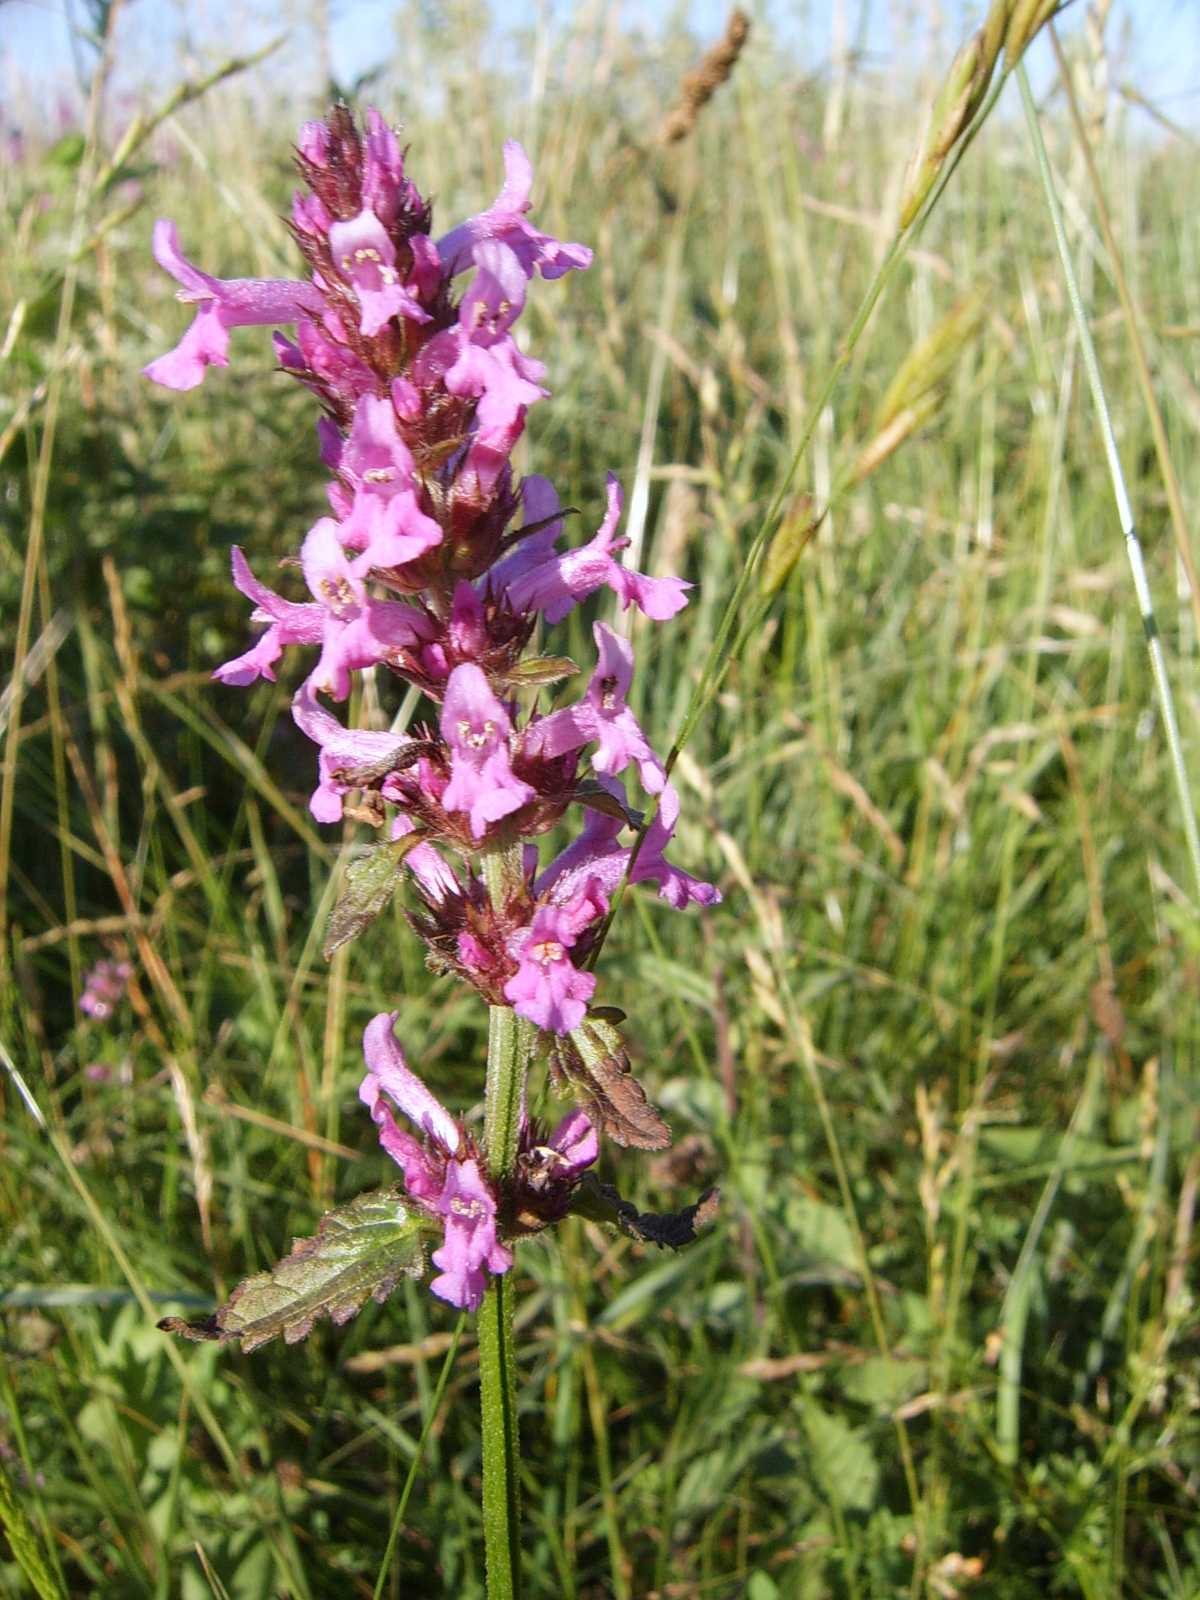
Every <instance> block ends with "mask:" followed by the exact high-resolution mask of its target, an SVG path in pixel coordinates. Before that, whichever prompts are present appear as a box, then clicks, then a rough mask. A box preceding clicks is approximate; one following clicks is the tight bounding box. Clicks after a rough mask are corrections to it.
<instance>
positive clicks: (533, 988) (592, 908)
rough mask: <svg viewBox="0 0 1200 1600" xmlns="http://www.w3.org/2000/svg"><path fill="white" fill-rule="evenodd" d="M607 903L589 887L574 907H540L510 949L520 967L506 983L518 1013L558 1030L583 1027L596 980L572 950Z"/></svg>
mask: <svg viewBox="0 0 1200 1600" xmlns="http://www.w3.org/2000/svg"><path fill="white" fill-rule="evenodd" d="M606 907H607V902H606V901H605V900H604V899H603V897H602V896H600V895H599V894H598V893H597V892H596V890H595V887H594V886H587V885H585V886H584V888H583V890H582V891H581V893H580V894H579V895H577V896H576V897H575V898H574V899H573V900H572V901H571V902H570V904H568V905H544V906H539V907H538V909H537V910H536V911H535V912H534V914H533V921H532V922H531V923H530V925H529V927H528V928H522V929H521V930H520V932H519V933H517V934H515V935H514V937H513V940H512V942H511V945H510V953H511V954H512V955H515V956H516V957H517V958H518V959H519V961H520V966H519V968H518V969H517V973H516V975H515V977H512V978H510V979H509V980H508V982H507V983H506V984H505V985H504V996H505V999H507V1000H511V1001H512V1004H513V1009H514V1010H515V1011H516V1012H517V1014H518V1016H522V1017H527V1018H528V1019H529V1021H530V1022H534V1023H536V1024H537V1026H538V1027H539V1028H545V1029H547V1030H549V1031H551V1032H553V1033H570V1031H571V1029H572V1028H577V1027H578V1026H579V1024H580V1023H581V1022H582V1021H583V1018H584V1014H585V1012H586V1011H587V1003H588V1001H589V1000H590V999H591V998H592V995H593V994H594V992H595V989H596V978H595V974H594V973H591V972H580V971H579V969H578V968H577V967H576V966H575V965H574V964H573V962H572V961H571V958H570V956H569V955H568V954H567V952H568V950H570V948H571V946H572V945H573V944H574V943H575V942H576V940H577V939H578V938H579V935H580V934H581V933H582V932H583V930H584V928H585V927H587V925H588V924H589V923H591V922H594V921H595V920H596V919H597V918H598V917H602V916H603V915H604V912H605V909H606Z"/></svg>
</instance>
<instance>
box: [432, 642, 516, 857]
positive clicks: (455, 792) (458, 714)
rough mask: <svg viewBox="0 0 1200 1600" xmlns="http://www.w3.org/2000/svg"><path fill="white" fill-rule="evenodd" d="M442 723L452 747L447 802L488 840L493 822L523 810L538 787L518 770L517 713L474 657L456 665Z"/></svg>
mask: <svg viewBox="0 0 1200 1600" xmlns="http://www.w3.org/2000/svg"><path fill="white" fill-rule="evenodd" d="M441 728H442V737H443V738H444V739H445V741H446V743H447V744H448V745H449V746H450V783H449V785H448V786H447V788H446V791H445V793H444V794H443V795H442V806H443V808H444V809H445V810H446V811H465V812H467V813H468V814H469V815H470V819H471V833H472V834H473V836H474V837H475V838H476V839H482V838H483V835H484V834H485V833H486V832H487V827H488V823H489V822H498V821H499V820H500V818H501V817H506V816H508V815H509V814H510V812H513V811H517V810H519V809H520V807H521V806H523V805H525V803H526V802H527V801H529V800H532V799H533V798H534V791H533V790H532V789H531V788H530V787H529V785H528V784H527V783H524V782H523V781H522V780H521V779H520V778H518V777H516V776H515V774H514V773H513V770H512V761H511V758H510V756H509V749H508V741H509V736H510V735H511V733H512V718H511V717H510V716H509V714H508V712H507V711H506V710H505V709H504V707H503V706H502V705H501V704H500V701H499V700H497V698H496V696H495V695H494V694H493V693H492V691H491V689H490V687H489V686H488V681H487V678H486V676H485V675H484V673H483V671H482V669H481V668H479V667H477V666H476V665H475V664H474V662H470V661H468V662H465V663H464V664H463V665H462V666H459V667H455V669H454V671H453V672H452V673H451V674H450V676H449V678H448V679H447V682H446V698H445V702H444V703H443V705H442V722H441Z"/></svg>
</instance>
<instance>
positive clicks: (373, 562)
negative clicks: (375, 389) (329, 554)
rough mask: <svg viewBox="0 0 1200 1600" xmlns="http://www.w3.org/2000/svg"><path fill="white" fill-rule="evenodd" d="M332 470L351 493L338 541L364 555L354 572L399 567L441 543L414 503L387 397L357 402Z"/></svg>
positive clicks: (406, 458)
mask: <svg viewBox="0 0 1200 1600" xmlns="http://www.w3.org/2000/svg"><path fill="white" fill-rule="evenodd" d="M337 470H338V471H339V472H340V474H341V475H342V477H343V478H344V479H345V480H346V481H347V482H348V483H349V485H350V487H351V489H352V491H353V495H354V498H353V501H352V503H351V508H350V511H349V514H348V515H347V517H346V519H345V521H344V522H343V523H342V525H341V529H340V534H339V537H340V539H341V542H342V543H343V544H344V545H346V546H348V547H349V548H351V549H355V550H361V551H362V552H363V554H362V556H361V557H360V559H359V560H358V561H357V563H356V565H355V570H356V571H357V572H359V573H361V574H363V575H365V574H366V573H367V572H369V571H370V570H371V568H372V567H399V566H403V565H404V564H405V563H406V562H408V561H413V560H415V559H416V557H417V556H419V555H423V554H424V553H425V551H426V550H432V549H433V547H434V546H435V545H439V544H441V542H442V530H441V528H440V527H439V526H438V524H437V523H436V522H435V521H434V520H433V518H432V517H428V516H426V515H425V513H424V512H423V511H422V510H421V508H420V506H419V505H418V504H417V497H416V484H415V480H414V477H413V460H412V456H411V454H410V453H409V450H408V448H407V446H406V445H405V443H404V441H403V440H402V439H401V437H400V435H399V433H398V432H397V430H396V413H395V411H394V410H393V405H392V401H391V400H390V399H382V398H380V397H379V396H376V395H365V396H363V398H362V399H361V400H359V402H358V404H357V405H356V406H355V408H354V422H353V424H352V426H351V428H350V434H349V437H348V438H347V439H346V441H345V444H344V445H343V447H342V449H341V452H340V453H339V456H338V461H337Z"/></svg>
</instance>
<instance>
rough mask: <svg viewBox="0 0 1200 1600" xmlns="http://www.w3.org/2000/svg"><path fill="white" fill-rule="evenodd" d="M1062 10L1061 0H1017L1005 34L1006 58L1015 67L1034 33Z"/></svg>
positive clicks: (1031, 40)
mask: <svg viewBox="0 0 1200 1600" xmlns="http://www.w3.org/2000/svg"><path fill="white" fill-rule="evenodd" d="M1061 10H1062V3H1061V0H1016V4H1015V5H1014V6H1013V7H1012V14H1011V16H1010V17H1009V22H1008V28H1007V29H1006V31H1005V34H1004V59H1005V61H1006V63H1007V64H1008V66H1009V67H1010V68H1011V67H1015V66H1016V64H1017V62H1018V61H1019V60H1020V58H1021V56H1022V55H1023V54H1024V53H1025V51H1026V49H1027V48H1028V47H1029V45H1030V44H1032V42H1033V37H1034V35H1035V34H1036V33H1037V32H1038V31H1039V30H1040V29H1041V28H1044V27H1045V26H1046V24H1047V23H1048V22H1049V21H1050V19H1051V18H1052V17H1054V16H1056V15H1057V13H1058V12H1059V11H1061Z"/></svg>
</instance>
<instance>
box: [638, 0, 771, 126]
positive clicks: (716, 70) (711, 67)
mask: <svg viewBox="0 0 1200 1600" xmlns="http://www.w3.org/2000/svg"><path fill="white" fill-rule="evenodd" d="M749 35H750V18H749V17H748V16H747V15H746V13H745V12H744V11H743V10H741V9H740V7H737V6H735V7H734V9H733V10H732V11H731V12H730V13H729V20H728V21H727V22H726V24H725V33H724V36H723V37H722V38H721V39H720V40H719V41H718V42H717V43H716V44H715V45H713V47H712V49H711V50H710V51H709V52H708V54H707V55H706V56H705V57H704V59H703V60H702V61H701V63H700V65H699V66H698V67H697V68H696V69H695V70H694V71H692V72H689V73H688V74H687V76H686V77H685V78H684V80H683V82H682V84H681V85H680V88H679V102H678V104H677V105H676V106H674V107H673V109H672V110H671V111H670V112H668V114H667V116H666V118H665V119H664V121H663V124H662V127H661V128H660V129H659V130H658V140H659V143H660V144H678V143H679V141H680V140H681V139H686V138H687V136H688V134H689V133H691V131H692V129H693V128H694V127H695V126H696V121H697V119H698V118H699V116H700V113H701V111H703V109H704V107H705V106H706V105H707V104H708V102H709V101H710V100H711V99H712V97H713V95H714V94H716V92H717V90H718V89H719V88H720V87H721V85H722V84H723V83H725V82H726V80H727V79H728V77H729V74H730V73H731V72H732V71H733V69H734V66H735V65H736V63H737V58H738V57H739V56H740V55H741V53H742V50H743V48H744V47H745V43H746V40H747V38H748V37H749Z"/></svg>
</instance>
